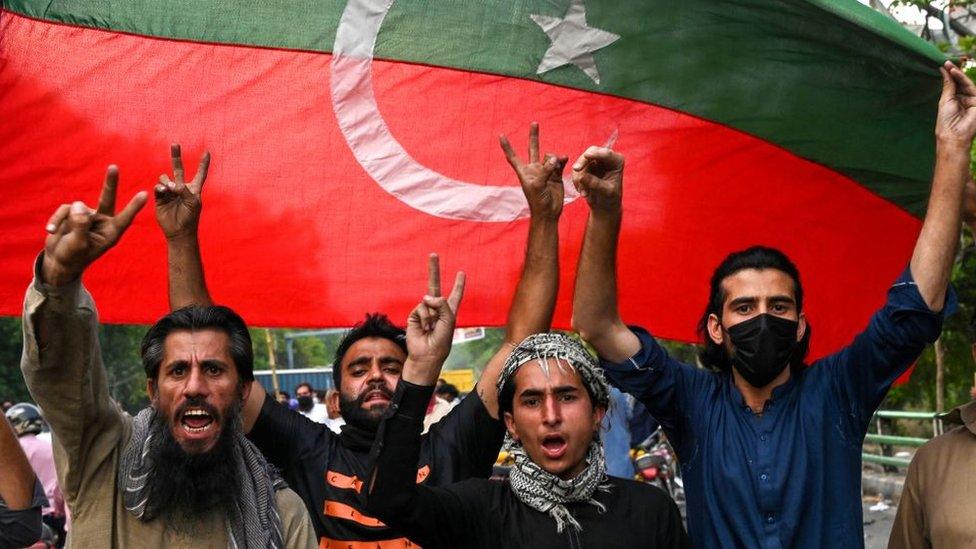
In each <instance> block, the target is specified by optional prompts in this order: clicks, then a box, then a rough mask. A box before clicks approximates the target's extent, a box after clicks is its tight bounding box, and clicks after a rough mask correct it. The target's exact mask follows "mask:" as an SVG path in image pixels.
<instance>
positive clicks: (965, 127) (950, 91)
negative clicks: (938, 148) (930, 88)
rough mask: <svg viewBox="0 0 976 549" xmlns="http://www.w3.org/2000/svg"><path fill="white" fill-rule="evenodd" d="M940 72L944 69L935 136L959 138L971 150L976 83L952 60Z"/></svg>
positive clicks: (947, 139)
mask: <svg viewBox="0 0 976 549" xmlns="http://www.w3.org/2000/svg"><path fill="white" fill-rule="evenodd" d="M939 72H941V73H942V97H940V98H939V114H938V116H937V117H936V121H935V135H936V138H938V139H939V140H940V141H943V142H957V143H959V144H961V145H963V146H964V147H965V148H966V149H967V150H968V149H969V147H970V146H971V144H972V141H973V137H974V136H976V85H973V82H972V80H970V79H969V77H968V76H966V73H964V72H962V70H960V69H959V67H957V66H955V65H953V64H952V63H951V62H950V61H946V63H945V65H943V66H942V67H940V68H939Z"/></svg>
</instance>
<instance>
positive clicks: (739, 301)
mask: <svg viewBox="0 0 976 549" xmlns="http://www.w3.org/2000/svg"><path fill="white" fill-rule="evenodd" d="M755 302H756V298H755V297H753V296H745V297H737V298H735V299H733V300H732V301H729V307H737V306H739V305H748V304H750V303H755Z"/></svg>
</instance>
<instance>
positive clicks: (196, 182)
mask: <svg viewBox="0 0 976 549" xmlns="http://www.w3.org/2000/svg"><path fill="white" fill-rule="evenodd" d="M209 170H210V152H209V151H204V153H203V157H202V158H200V165H199V166H198V167H197V174H196V175H195V176H194V177H193V181H191V182H190V187H192V189H193V191H194V192H196V193H199V192H200V191H201V190H202V189H203V183H204V182H205V181H206V180H207V172H208V171H209Z"/></svg>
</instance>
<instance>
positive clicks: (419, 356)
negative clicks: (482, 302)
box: [403, 254, 465, 385]
mask: <svg viewBox="0 0 976 549" xmlns="http://www.w3.org/2000/svg"><path fill="white" fill-rule="evenodd" d="M464 280H465V277H464V273H463V272H458V274H457V276H456V277H455V279H454V289H453V290H451V295H450V296H449V297H447V298H445V297H441V295H440V285H441V283H440V262H439V260H438V258H437V254H430V259H429V262H428V282H427V295H425V296H424V297H423V299H422V300H421V302H420V303H419V304H418V305H417V306H416V307H415V308H414V309H413V311H412V312H411V313H410V316H409V317H408V318H407V361H406V364H404V367H403V378H404V379H406V380H407V381H409V382H411V383H415V384H418V385H433V384H434V382H435V381H437V377H438V376H439V375H440V371H441V366H443V365H444V361H445V360H447V355H449V354H450V352H451V341H452V340H453V338H454V323H455V319H456V315H457V309H458V306H459V305H460V304H461V297H462V296H463V295H464Z"/></svg>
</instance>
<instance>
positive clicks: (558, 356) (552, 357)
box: [498, 332, 610, 533]
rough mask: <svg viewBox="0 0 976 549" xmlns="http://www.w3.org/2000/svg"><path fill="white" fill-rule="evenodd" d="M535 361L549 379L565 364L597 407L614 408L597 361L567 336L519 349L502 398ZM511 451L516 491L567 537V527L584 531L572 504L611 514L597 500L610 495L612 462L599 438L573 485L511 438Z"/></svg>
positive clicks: (535, 340) (503, 378) (505, 371)
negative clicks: (597, 494) (584, 504)
mask: <svg viewBox="0 0 976 549" xmlns="http://www.w3.org/2000/svg"><path fill="white" fill-rule="evenodd" d="M535 360H538V361H539V364H540V365H541V367H542V368H543V370H545V371H546V373H547V374H548V373H549V369H550V368H551V367H553V364H555V366H556V367H557V368H563V367H565V366H564V363H565V364H568V365H569V367H571V368H573V369H574V370H575V371H576V372H577V373H578V374H579V376H580V379H581V380H582V381H583V384H584V385H585V386H586V388H587V390H588V392H589V393H590V395H592V397H593V404H594V405H602V406H604V407H606V406H609V404H610V387H609V385H607V381H606V379H604V378H603V371H602V370H600V369H599V367H598V366H597V363H596V361H595V360H594V359H593V356H592V355H590V353H588V352H587V351H586V348H584V347H583V345H582V344H580V342H579V341H576V340H575V339H573V338H571V337H569V336H567V335H565V334H560V333H553V332H550V333H545V334H535V335H532V336H529V337H527V338H525V340H524V341H522V343H519V344H518V346H516V347H515V349H514V350H513V351H512V354H511V355H510V356H509V357H508V360H506V361H505V366H504V367H503V368H502V372H501V374H500V375H499V376H498V394H499V395H500V394H501V393H502V389H503V388H504V387H505V384H506V383H508V382H509V381H511V380H512V378H513V377H514V376H515V372H516V371H518V369H519V368H520V367H521V366H522V365H523V364H525V363H527V362H531V361H535ZM505 446H506V448H508V451H509V453H510V455H511V456H512V457H513V458H514V460H515V464H514V465H513V466H512V470H511V472H510V473H509V482H510V483H511V486H512V491H513V492H515V495H516V496H517V497H518V498H519V500H520V501H521V502H522V503H524V504H526V505H528V506H529V507H531V508H533V509H536V510H537V511H542V512H543V513H548V514H549V515H550V516H551V517H552V518H553V520H555V521H556V530H557V531H558V532H559V533H562V531H563V530H564V529H565V527H566V525H567V524H569V525H570V526H571V527H573V528H575V529H576V530H577V531H580V530H582V529H583V528H582V526H580V524H579V522H577V521H576V519H575V518H573V515H572V514H570V512H569V510H568V509H566V505H565V504H566V503H570V502H574V501H585V502H588V503H590V504H592V505H594V506H596V507H597V508H598V509H600V511H605V510H606V508H605V507H604V506H603V504H601V503H600V502H598V501H597V500H596V499H594V498H593V494H594V493H595V492H596V491H597V490H601V491H604V492H608V491H609V490H610V484H609V482H608V480H607V463H606V460H605V458H604V455H603V446H602V445H601V444H600V441H599V437H595V438H594V439H593V441H592V442H590V448H589V450H588V451H587V454H586V462H587V465H586V468H585V469H583V471H582V472H581V473H580V474H579V475H577V476H576V477H575V478H572V479H570V480H563V479H561V478H559V477H557V476H556V475H553V474H552V473H550V472H548V471H546V470H545V469H543V468H542V467H540V466H539V465H538V464H537V463H535V462H533V461H532V460H531V459H530V458H529V456H528V454H526V453H525V449H524V448H522V445H521V444H520V443H518V442H516V441H515V440H513V439H512V437H511V435H509V434H506V435H505Z"/></svg>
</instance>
